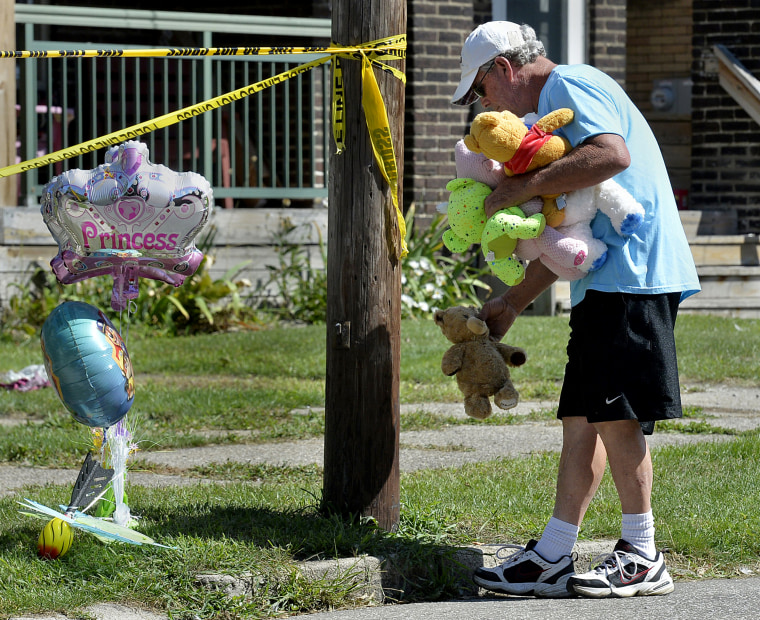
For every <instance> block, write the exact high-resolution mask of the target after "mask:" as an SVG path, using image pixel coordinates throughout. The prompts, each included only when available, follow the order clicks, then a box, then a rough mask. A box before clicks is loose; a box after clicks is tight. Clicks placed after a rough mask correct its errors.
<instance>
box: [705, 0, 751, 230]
mask: <svg viewBox="0 0 760 620" xmlns="http://www.w3.org/2000/svg"><path fill="white" fill-rule="evenodd" d="M693 11H694V37H693V73H692V79H693V81H694V86H693V112H692V131H693V136H692V204H693V206H694V208H698V209H735V210H736V216H737V222H738V227H739V230H738V231H737V232H739V233H749V232H754V233H757V232H760V125H758V123H757V122H755V121H754V120H752V118H751V117H750V116H749V115H748V114H747V113H746V112H745V111H744V110H743V109H742V108H741V106H739V104H738V103H736V102H735V101H734V100H733V98H732V97H731V96H730V95H729V94H728V93H727V92H726V91H725V90H724V89H723V88H722V87H721V86H720V84H719V83H718V65H717V63H716V61H715V57H714V55H713V46H714V45H716V44H722V45H725V46H726V47H727V48H728V49H729V51H730V52H731V53H732V54H734V56H736V57H737V58H738V59H739V61H740V62H741V63H742V64H743V65H744V66H745V67H746V68H747V70H748V71H749V72H750V73H751V74H752V75H754V76H755V77H760V7H759V6H758V3H757V1H756V0H694V7H693Z"/></svg>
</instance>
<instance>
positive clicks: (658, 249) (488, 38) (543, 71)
mask: <svg viewBox="0 0 760 620" xmlns="http://www.w3.org/2000/svg"><path fill="white" fill-rule="evenodd" d="M461 66H462V79H461V82H460V84H459V86H458V88H457V90H456V92H455V94H454V97H453V99H452V101H453V102H454V103H456V104H459V105H469V104H471V103H473V102H474V101H475V100H477V98H480V100H481V102H482V103H483V105H484V106H485V107H486V108H488V109H492V110H496V111H501V110H509V111H510V112H512V113H514V114H516V115H518V116H524V115H526V114H528V113H538V115H539V116H543V115H545V114H546V113H548V112H550V111H551V110H555V109H557V108H570V109H572V110H573V112H574V114H575V117H574V120H573V122H572V123H571V124H570V125H567V126H565V127H564V128H562V129H560V130H557V132H556V133H559V134H561V135H563V136H564V137H566V138H567V139H568V140H569V141H570V143H571V145H572V147H573V149H572V151H571V152H570V153H568V154H567V155H566V156H565V157H563V158H562V159H560V160H558V161H556V162H554V163H552V164H550V165H548V166H546V167H544V168H540V169H537V170H535V171H532V172H529V173H525V174H521V175H515V176H513V177H506V176H505V178H504V179H503V181H502V182H500V184H499V186H498V187H497V188H496V189H495V190H494V192H493V193H492V194H491V195H490V196H489V197H488V199H487V201H486V212H487V214H488V215H489V216H490V215H492V214H493V213H495V212H496V211H498V210H499V209H501V208H505V207H508V206H511V205H517V204H521V203H523V202H525V201H526V200H528V199H530V198H532V197H534V196H540V195H547V194H558V193H562V192H569V191H573V190H577V189H580V188H583V187H588V186H591V185H595V184H597V183H600V182H602V181H604V180H606V179H609V178H614V179H615V181H617V182H618V183H619V184H620V185H622V186H623V187H624V188H625V189H627V190H628V191H629V192H630V193H631V194H632V195H633V196H634V197H635V198H636V199H637V200H638V201H639V202H640V203H641V204H642V206H643V207H644V208H645V211H646V215H645V220H644V223H643V224H642V225H641V227H640V228H639V229H638V230H637V231H636V232H635V233H634V234H633V235H631V236H628V237H621V236H619V235H618V234H617V233H615V231H614V229H613V228H612V226H611V224H610V221H609V218H607V216H605V215H601V214H600V215H597V216H596V218H595V219H594V221H593V222H592V230H593V233H594V236H595V237H598V238H600V239H601V240H602V241H604V242H605V243H606V244H607V246H608V257H607V260H606V262H605V263H604V265H603V266H602V267H601V268H600V269H599V270H598V271H595V272H592V273H589V274H588V275H587V276H586V277H584V278H582V279H580V280H577V281H574V282H572V283H571V306H572V310H571V314H570V327H571V334H570V340H569V343H568V346H567V353H568V363H567V366H566V369H565V378H564V383H563V387H562V393H561V395H560V401H559V408H558V412H557V417H558V418H560V419H561V420H562V427H563V445H562V453H561V455H560V464H559V472H558V475H557V489H556V497H555V504H554V512H553V516H552V517H551V519H550V520H549V522H548V523H547V525H546V528H545V529H544V532H543V534H542V536H541V537H540V539H539V540H538V541H535V540H531V541H530V542H529V543H528V545H527V546H526V547H525V548H524V549H520V550H519V551H517V552H516V553H515V554H513V555H512V556H511V557H510V558H509V559H508V560H507V561H506V562H504V563H503V564H502V565H501V566H498V567H496V568H493V569H487V568H479V569H477V571H476V572H475V575H474V581H475V582H476V583H477V584H478V585H480V586H481V587H484V588H487V589H489V590H494V591H497V592H506V593H509V594H532V595H536V596H544V597H565V596H572V595H575V594H579V595H584V596H591V597H597V598H602V597H612V596H615V597H617V596H634V595H651V594H667V593H668V592H672V591H673V580H672V578H671V577H670V575H669V573H668V571H667V569H666V567H665V563H664V560H663V557H662V553H660V552H658V551H657V549H656V548H655V544H654V519H653V516H652V509H651V503H650V500H651V492H652V481H653V474H652V462H651V459H650V454H649V448H648V445H647V441H646V438H645V435H649V434H651V433H652V432H653V430H654V424H655V421H656V420H660V419H667V418H677V417H681V415H682V414H681V401H680V392H679V382H678V369H677V364H676V353H675V341H674V335H673V329H674V326H675V320H676V314H677V310H678V304H679V303H680V301H682V300H683V299H685V298H686V297H688V296H689V295H692V294H694V293H697V292H698V291H699V288H700V287H699V280H698V278H697V273H696V269H695V267H694V262H693V259H692V256H691V252H690V250H689V246H688V243H687V241H686V237H685V234H684V232H683V227H682V225H681V222H680V218H679V216H678V211H677V208H676V204H675V199H674V197H673V192H672V189H671V187H670V183H669V180H668V175H667V171H666V168H665V165H664V162H663V160H662V156H661V154H660V150H659V147H658V145H657V142H656V140H655V138H654V136H653V135H652V132H651V130H650V128H649V127H648V125H647V123H646V121H645V120H644V118H643V117H642V115H641V113H640V112H639V111H638V110H637V109H636V107H635V106H634V105H633V103H632V102H631V101H630V99H629V98H628V97H627V96H626V94H625V92H624V91H623V90H622V89H621V88H620V86H619V85H618V84H617V83H616V82H615V81H614V80H612V79H611V78H610V77H609V76H607V75H605V74H604V73H602V72H600V71H598V70H597V69H594V68H592V67H589V66H587V65H573V66H566V65H565V66H563V65H556V64H555V63H553V62H552V61H551V60H549V59H548V58H546V55H545V51H544V47H543V45H542V44H541V42H540V41H537V40H536V36H535V32H534V31H533V29H532V28H530V27H529V26H524V25H523V26H519V25H517V24H514V23H511V22H491V23H487V24H484V25H482V26H479V27H478V28H476V29H475V30H474V31H473V32H472V33H471V34H470V35H469V36H468V38H467V40H466V41H465V44H464V47H463V48H462V59H461ZM555 280H556V276H555V275H554V274H553V273H552V272H551V271H549V269H547V268H546V267H544V266H543V264H542V263H540V262H539V261H533V262H531V263H530V264H529V265H528V267H527V269H526V276H525V280H524V281H523V282H521V283H520V284H519V285H517V286H515V287H512V288H510V289H508V290H507V291H506V292H505V293H504V294H503V295H502V296H501V297H498V298H496V299H493V300H490V301H488V302H487V303H486V304H485V305H484V306H483V309H482V310H481V318H483V319H484V320H486V322H487V323H488V325H489V327H490V329H491V335H492V337H494V338H497V339H501V338H503V337H504V335H505V334H506V332H507V330H508V329H509V328H510V327H511V325H512V324H513V322H514V321H515V319H516V318H517V316H518V315H519V314H520V313H521V312H522V311H523V310H524V309H525V308H526V307H527V306H528V304H530V302H531V301H533V300H534V299H535V298H536V297H537V296H538V295H539V294H540V293H541V292H542V291H543V290H545V289H546V288H548V287H549V286H550V285H551V284H552V283H553V282H554V281H555ZM606 461H609V466H610V471H611V473H612V478H613V481H614V483H615V487H616V489H617V492H618V496H619V498H620V503H621V508H622V528H621V529H622V533H621V537H620V540H619V541H618V543H617V545H616V546H615V548H614V550H613V551H612V553H611V554H610V555H609V556H608V557H607V558H605V559H604V561H602V563H601V564H600V565H599V566H597V567H596V568H594V569H593V570H591V571H589V572H587V573H583V574H576V573H575V567H574V564H573V559H572V555H571V554H572V549H573V546H574V545H575V542H576V540H577V537H578V532H579V529H580V524H581V521H582V520H583V516H584V514H585V512H586V509H587V508H588V506H589V503H590V502H591V499H592V498H593V496H594V494H595V492H596V490H597V488H598V486H599V483H600V481H601V478H602V475H603V473H604V469H605V463H606Z"/></svg>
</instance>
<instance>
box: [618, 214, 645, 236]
mask: <svg viewBox="0 0 760 620" xmlns="http://www.w3.org/2000/svg"><path fill="white" fill-rule="evenodd" d="M643 222H644V216H643V215H641V214H640V213H629V214H628V215H626V216H625V218H623V221H622V222H621V223H620V234H621V235H630V234H633V233H634V232H636V230H637V229H638V228H639V226H641V224H643Z"/></svg>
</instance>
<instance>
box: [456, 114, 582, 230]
mask: <svg viewBox="0 0 760 620" xmlns="http://www.w3.org/2000/svg"><path fill="white" fill-rule="evenodd" d="M573 117H574V114H573V111H572V110H571V109H570V108H559V109H558V110H554V111H552V112H550V113H549V114H547V115H546V116H543V117H541V118H540V119H539V120H537V121H536V122H535V123H534V124H533V125H532V126H531V128H530V129H528V127H527V126H526V125H525V123H524V122H523V120H522V119H520V118H518V117H517V116H515V115H514V114H512V113H511V112H509V111H507V110H504V111H503V112H482V113H480V114H478V115H477V116H476V117H475V119H474V120H473V121H472V125H471V126H470V133H469V135H467V136H465V138H464V144H465V146H466V147H467V148H468V149H470V150H471V151H472V152H473V153H483V155H485V156H486V157H488V159H493V160H495V161H497V162H503V163H504V172H505V173H506V174H507V175H508V176H512V175H514V174H522V173H523V172H530V171H531V170H534V169H536V168H541V167H543V166H546V165H547V164H549V163H551V162H553V161H556V160H557V159H559V158H560V157H562V156H563V155H567V154H568V153H569V152H570V150H571V148H572V147H571V146H570V143H569V142H568V141H567V140H565V138H562V137H560V136H555V135H552V133H551V132H552V131H554V130H555V129H559V128H560V127H563V126H565V125H567V124H568V123H570V122H572V120H573ZM557 197H558V194H555V195H552V196H543V199H544V207H543V209H542V211H541V212H542V213H543V214H544V217H545V218H546V225H547V226H551V227H552V228H556V227H557V226H559V225H560V224H561V223H562V220H563V219H564V213H563V212H562V210H561V209H560V208H559V207H558V206H557V201H556V199H557Z"/></svg>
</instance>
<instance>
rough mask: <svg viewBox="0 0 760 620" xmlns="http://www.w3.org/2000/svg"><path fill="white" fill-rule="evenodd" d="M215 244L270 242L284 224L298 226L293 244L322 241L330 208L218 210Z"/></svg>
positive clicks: (290, 240) (288, 238)
mask: <svg viewBox="0 0 760 620" xmlns="http://www.w3.org/2000/svg"><path fill="white" fill-rule="evenodd" d="M211 223H212V224H213V225H214V226H216V230H217V234H216V237H215V243H216V245H268V244H270V243H272V240H273V239H274V238H275V237H276V235H277V234H278V233H280V232H281V231H282V230H283V226H293V227H295V228H294V230H293V232H292V233H291V234H290V235H288V237H287V241H288V242H290V243H319V240H320V238H321V239H325V237H326V236H327V209H217V210H216V211H215V213H214V216H213V218H212V219H211Z"/></svg>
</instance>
